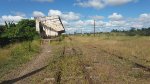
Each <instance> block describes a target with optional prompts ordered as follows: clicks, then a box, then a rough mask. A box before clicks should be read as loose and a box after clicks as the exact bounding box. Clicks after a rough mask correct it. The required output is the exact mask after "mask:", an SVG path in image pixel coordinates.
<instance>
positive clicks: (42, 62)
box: [0, 42, 51, 84]
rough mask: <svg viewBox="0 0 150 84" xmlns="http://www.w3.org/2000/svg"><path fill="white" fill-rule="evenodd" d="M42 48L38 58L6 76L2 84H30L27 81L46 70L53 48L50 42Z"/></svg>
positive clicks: (45, 43)
mask: <svg viewBox="0 0 150 84" xmlns="http://www.w3.org/2000/svg"><path fill="white" fill-rule="evenodd" d="M41 47H42V49H41V52H40V53H39V54H38V56H35V57H34V58H33V59H32V60H31V61H29V62H28V63H26V64H23V65H22V66H20V67H18V68H17V69H16V70H12V71H10V72H9V73H8V74H6V76H4V78H3V79H4V80H3V81H2V82H1V83H0V84H28V83H27V82H28V81H26V79H28V78H30V77H31V76H32V75H36V74H38V73H39V72H41V71H42V70H44V69H45V68H46V67H47V65H48V62H49V61H48V60H49V59H50V57H51V55H50V54H51V47H50V46H49V45H48V42H44V43H43V44H42V46H41Z"/></svg>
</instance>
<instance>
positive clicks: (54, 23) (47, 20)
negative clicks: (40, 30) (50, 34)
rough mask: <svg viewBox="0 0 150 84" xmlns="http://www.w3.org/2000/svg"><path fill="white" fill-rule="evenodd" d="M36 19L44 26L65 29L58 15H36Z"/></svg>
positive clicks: (57, 29)
mask: <svg viewBox="0 0 150 84" xmlns="http://www.w3.org/2000/svg"><path fill="white" fill-rule="evenodd" d="M37 20H39V21H40V22H41V23H42V24H43V25H44V26H46V27H48V28H51V29H53V30H55V31H58V32H59V31H65V29H64V26H63V24H62V22H61V19H60V17H59V16H48V17H38V18H37Z"/></svg>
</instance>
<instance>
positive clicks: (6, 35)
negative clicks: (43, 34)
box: [0, 19, 38, 46]
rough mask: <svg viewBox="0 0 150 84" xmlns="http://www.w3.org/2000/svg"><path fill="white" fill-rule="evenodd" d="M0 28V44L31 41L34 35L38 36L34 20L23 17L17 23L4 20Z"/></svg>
mask: <svg viewBox="0 0 150 84" xmlns="http://www.w3.org/2000/svg"><path fill="white" fill-rule="evenodd" d="M1 27H2V28H1ZM0 28H1V29H0V35H1V38H0V40H1V41H0V46H4V45H7V44H9V43H13V42H21V41H32V40H33V39H34V37H37V36H38V34H37V32H36V30H35V21H34V20H29V19H24V20H21V21H20V22H18V24H15V23H13V22H8V23H7V22H5V26H0Z"/></svg>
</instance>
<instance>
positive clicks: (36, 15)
mask: <svg viewBox="0 0 150 84" xmlns="http://www.w3.org/2000/svg"><path fill="white" fill-rule="evenodd" d="M43 16H45V15H44V13H42V12H40V11H34V12H33V17H43Z"/></svg>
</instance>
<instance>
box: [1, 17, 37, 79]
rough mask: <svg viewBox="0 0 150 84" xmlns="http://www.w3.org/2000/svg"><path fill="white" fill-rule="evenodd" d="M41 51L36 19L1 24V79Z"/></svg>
mask: <svg viewBox="0 0 150 84" xmlns="http://www.w3.org/2000/svg"><path fill="white" fill-rule="evenodd" d="M39 51H40V38H39V36H38V33H37V32H36V31H35V21H34V20H29V19H24V20H21V21H20V22H18V23H17V24H15V23H13V22H5V25H0V72H1V73H0V79H1V77H2V76H4V75H7V74H6V73H8V72H9V71H10V70H13V69H15V68H17V67H18V66H19V65H21V64H23V63H26V62H28V61H29V60H31V59H32V58H33V57H34V56H35V54H37V53H38V52H39Z"/></svg>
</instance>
